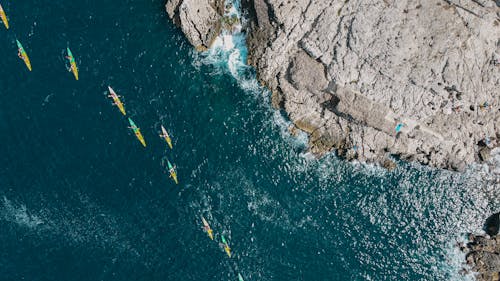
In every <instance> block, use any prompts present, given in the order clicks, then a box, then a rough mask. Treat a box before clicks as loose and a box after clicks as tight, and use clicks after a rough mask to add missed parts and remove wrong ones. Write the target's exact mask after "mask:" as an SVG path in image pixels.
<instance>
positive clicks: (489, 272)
mask: <svg viewBox="0 0 500 281" xmlns="http://www.w3.org/2000/svg"><path fill="white" fill-rule="evenodd" d="M462 250H463V251H465V252H466V259H467V264H468V265H469V266H470V267H471V268H472V270H474V271H475V272H477V273H478V274H477V275H476V280H479V281H498V280H500V236H499V235H496V236H493V237H485V236H480V235H470V236H469V243H467V245H466V246H465V247H463V248H462Z"/></svg>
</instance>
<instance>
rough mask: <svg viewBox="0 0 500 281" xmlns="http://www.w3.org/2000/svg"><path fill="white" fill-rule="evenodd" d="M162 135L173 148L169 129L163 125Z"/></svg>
mask: <svg viewBox="0 0 500 281" xmlns="http://www.w3.org/2000/svg"><path fill="white" fill-rule="evenodd" d="M160 137H162V138H163V139H165V141H166V142H167V144H168V146H169V147H170V149H172V139H170V136H169V135H168V133H167V130H165V127H163V125H162V126H161V135H160Z"/></svg>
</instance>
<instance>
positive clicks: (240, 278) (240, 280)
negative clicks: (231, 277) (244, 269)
mask: <svg viewBox="0 0 500 281" xmlns="http://www.w3.org/2000/svg"><path fill="white" fill-rule="evenodd" d="M238 281H244V280H243V276H241V274H239V273H238Z"/></svg>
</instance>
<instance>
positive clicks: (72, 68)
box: [66, 48, 78, 80]
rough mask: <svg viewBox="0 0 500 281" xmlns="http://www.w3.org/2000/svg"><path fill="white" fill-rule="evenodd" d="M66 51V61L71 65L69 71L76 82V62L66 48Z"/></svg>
mask: <svg viewBox="0 0 500 281" xmlns="http://www.w3.org/2000/svg"><path fill="white" fill-rule="evenodd" d="M66 50H67V51H68V57H67V58H68V60H69V63H70V65H71V71H72V72H73V75H75V78H76V80H78V67H76V62H75V57H73V54H72V53H71V50H70V49H69V48H66Z"/></svg>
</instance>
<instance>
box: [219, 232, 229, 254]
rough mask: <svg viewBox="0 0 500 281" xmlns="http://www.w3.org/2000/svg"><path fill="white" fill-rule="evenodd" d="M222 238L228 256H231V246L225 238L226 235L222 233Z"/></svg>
mask: <svg viewBox="0 0 500 281" xmlns="http://www.w3.org/2000/svg"><path fill="white" fill-rule="evenodd" d="M221 238H222V244H224V251H225V252H226V254H227V256H228V257H231V248H229V245H228V244H227V242H226V238H224V235H222V236H221Z"/></svg>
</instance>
